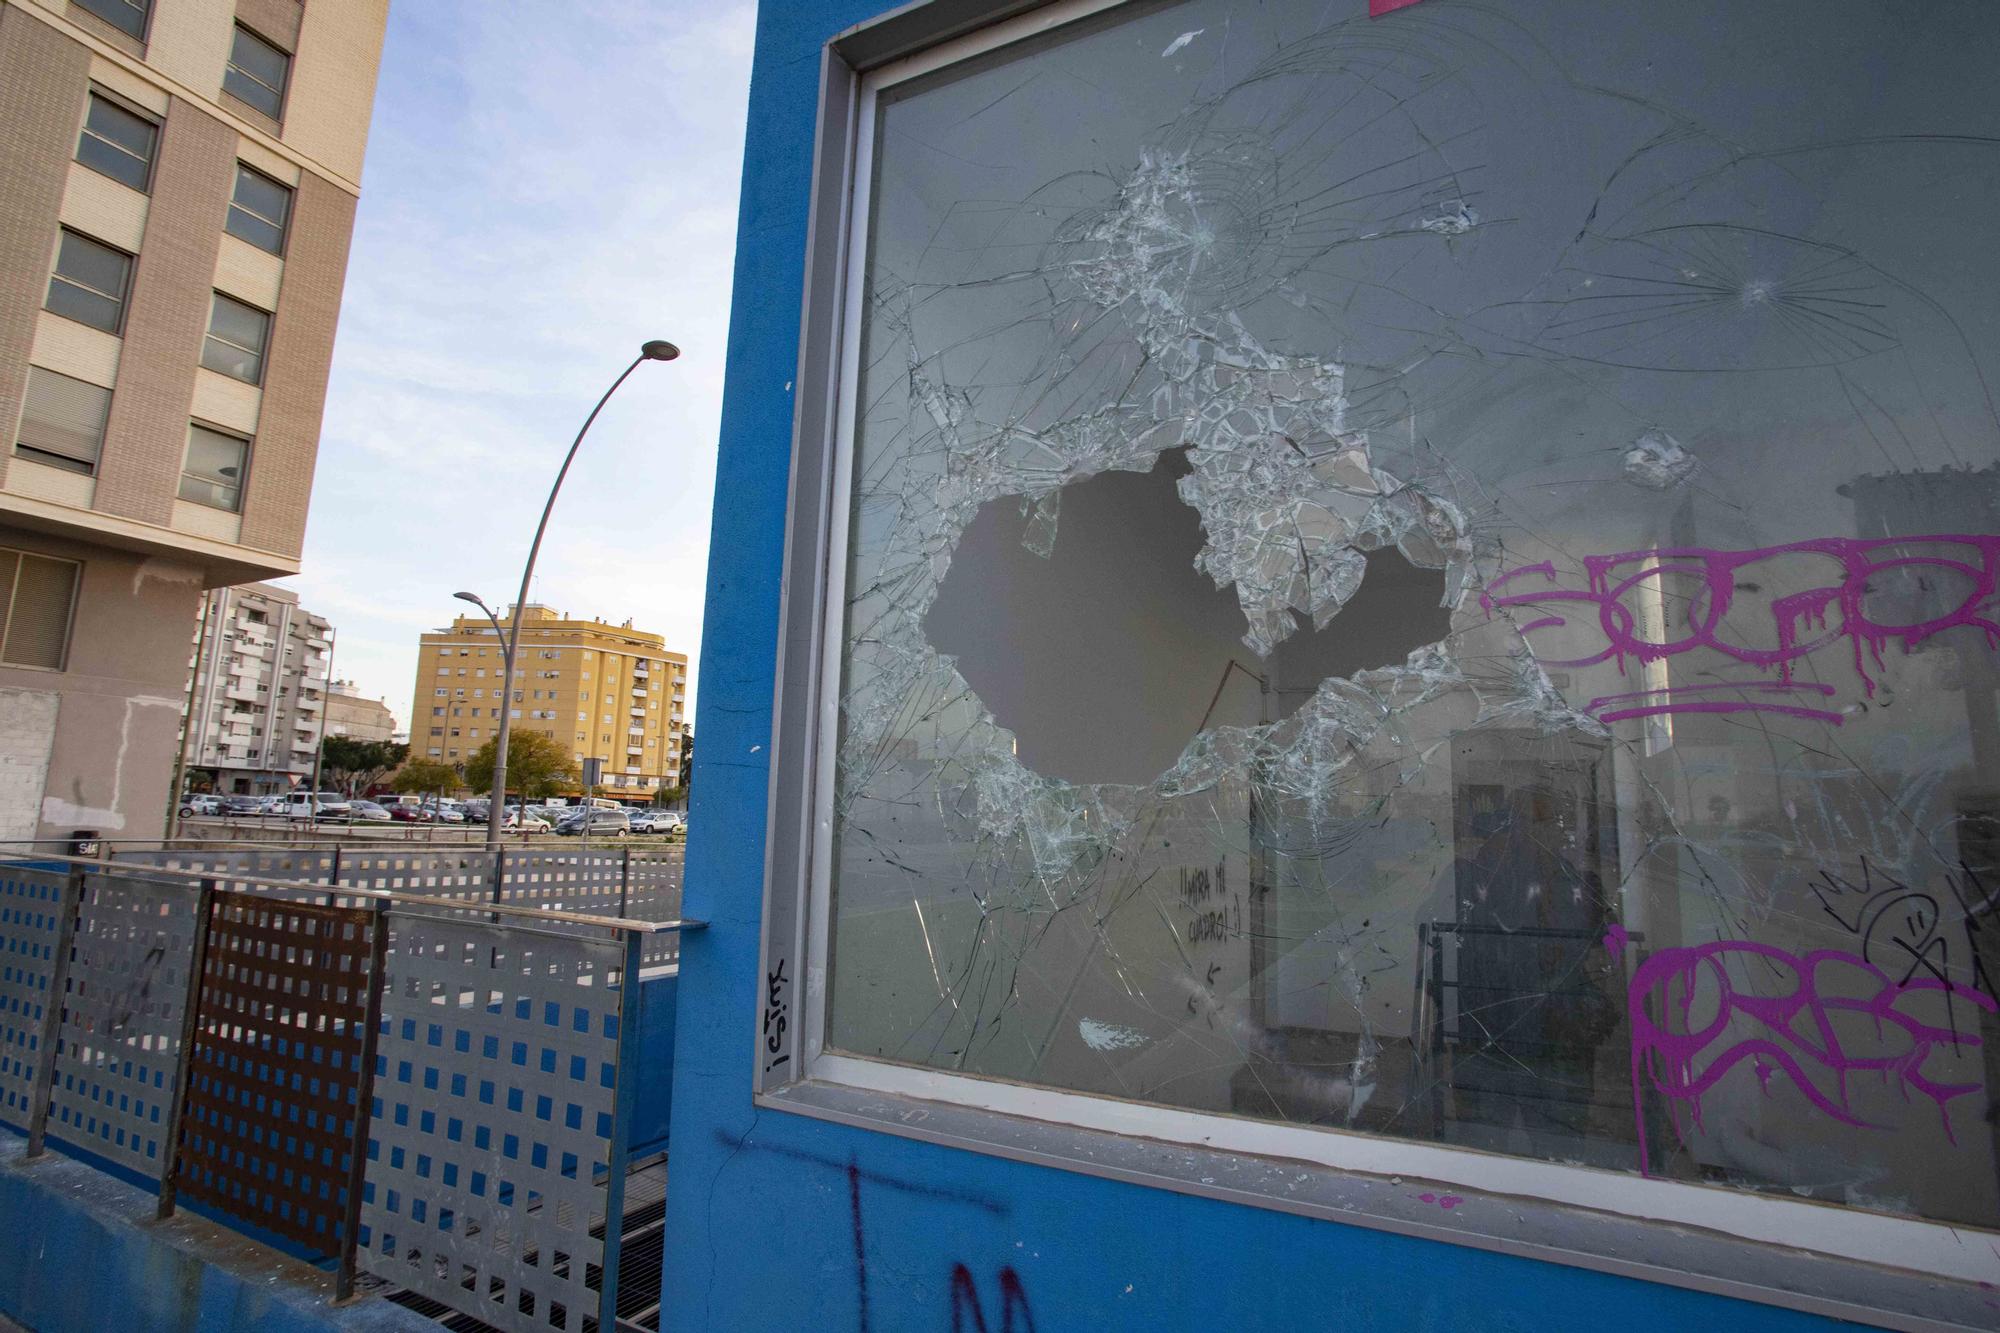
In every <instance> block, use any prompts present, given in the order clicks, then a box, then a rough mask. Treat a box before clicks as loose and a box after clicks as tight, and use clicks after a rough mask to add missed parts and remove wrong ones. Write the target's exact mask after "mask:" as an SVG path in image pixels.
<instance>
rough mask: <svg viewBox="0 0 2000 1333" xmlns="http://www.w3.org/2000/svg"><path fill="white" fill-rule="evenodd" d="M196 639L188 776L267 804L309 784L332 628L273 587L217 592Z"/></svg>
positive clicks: (290, 594) (324, 694) (185, 741)
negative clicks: (272, 795) (269, 797)
mask: <svg viewBox="0 0 2000 1333" xmlns="http://www.w3.org/2000/svg"><path fill="white" fill-rule="evenodd" d="M206 608H207V615H206V616H205V618H204V620H203V622H202V624H201V625H200V626H198V627H197V629H196V632H195V644H196V648H195V656H194V658H192V659H191V661H192V664H193V667H194V687H193V690H192V708H191V717H192V725H191V727H190V728H189V733H191V734H184V735H183V738H182V743H183V745H184V746H185V750H184V754H185V758H186V765H187V769H188V772H189V774H190V775H191V776H195V777H200V776H206V777H208V778H210V779H211V780H212V781H213V782H214V785H215V789H216V790H217V791H222V792H231V793H245V794H248V795H253V796H256V795H263V794H266V793H269V792H281V791H285V790H288V789H289V788H291V787H293V786H294V785H296V784H297V783H299V782H301V781H306V780H309V779H310V778H311V777H312V773H313V764H314V762H315V760H316V759H317V757H318V754H319V742H320V736H321V734H322V733H323V730H324V727H325V719H326V708H327V672H328V669H329V667H330V666H331V665H332V649H333V626H332V625H330V624H328V623H327V620H326V618H325V617H324V616H317V615H314V614H313V613H312V612H310V611H308V610H306V609H305V608H304V607H301V606H300V605H299V598H298V594H297V593H294V592H291V591H288V590H287V589H284V588H278V587H273V586H272V585H270V584H268V583H250V584H245V585H244V586H242V587H240V588H217V589H215V590H213V591H212V592H210V593H209V594H208V600H207V602H206Z"/></svg>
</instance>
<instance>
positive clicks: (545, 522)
mask: <svg viewBox="0 0 2000 1333" xmlns="http://www.w3.org/2000/svg"><path fill="white" fill-rule="evenodd" d="M680 354H681V349H680V348H678V347H676V346H674V345H673V344H672V343H670V342H666V341H663V340H661V339H658V338H655V339H653V340H652V341H651V342H648V343H645V344H644V345H642V346H641V347H640V348H639V355H637V356H635V357H633V358H632V364H631V365H629V366H627V367H625V369H624V370H623V371H622V372H621V373H620V374H619V376H618V378H617V379H615V380H613V381H611V387H610V388H608V389H606V390H605V391H604V396H603V397H602V398H599V399H598V400H597V406H595V407H593V408H591V409H590V415H589V416H587V417H585V418H584V419H583V427H582V429H580V430H578V431H577V433H576V438H575V439H574V440H572V441H570V446H569V452H568V453H566V454H564V455H563V461H562V466H561V467H560V468H558V469H557V470H556V484H555V485H553V486H551V487H549V498H548V502H547V503H545V504H544V505H543V506H542V521H541V522H539V523H537V524H536V525H535V540H534V542H533V543H532V544H531V545H530V546H529V547H528V563H527V564H526V565H524V566H522V568H521V591H520V594H519V595H518V596H517V597H515V598H514V620H513V623H512V624H511V625H510V626H508V627H507V628H506V629H505V630H502V629H501V627H500V617H498V616H497V615H495V614H494V613H493V608H491V607H489V606H488V605H486V603H485V602H482V601H480V600H479V598H477V597H475V596H473V595H472V594H471V593H469V592H461V593H454V594H453V596H455V597H457V598H458V599H459V600H460V601H466V602H471V603H472V604H473V605H475V606H477V607H478V608H479V609H480V610H482V611H484V612H485V613H486V617H487V619H489V620H491V621H492V622H493V630H494V632H495V633H496V634H499V635H501V645H500V662H501V665H500V669H501V670H502V671H504V672H505V673H506V680H505V682H504V683H503V685H502V687H501V690H500V734H499V735H498V736H496V737H495V738H494V742H493V797H492V800H491V802H490V803H489V804H488V806H487V810H486V845H487V847H488V848H490V849H497V848H498V847H499V846H500V833H501V828H500V826H501V824H502V822H503V821H504V820H505V818H506V814H507V742H508V740H509V739H510V738H511V737H512V735H513V730H514V727H513V722H514V658H515V656H516V655H517V654H518V652H519V650H520V647H521V610H522V608H523V607H525V606H526V605H527V604H528V584H529V583H530V582H531V581H532V580H533V579H534V577H535V558H536V557H537V556H539V555H540V554H541V553H542V534H543V533H545V532H547V531H548V529H549V514H550V513H551V512H552V511H553V510H554V509H555V507H556V495H557V494H558V493H559V492H561V490H562V484H563V478H565V477H567V476H568V475H569V465H570V464H571V463H573V462H575V461H576V451H577V448H578V446H580V445H581V444H582V443H583V437H584V436H585V435H587V434H589V433H590V425H591V423H592V422H593V421H596V420H597V414H598V413H599V412H602V411H603V410H604V405H605V404H606V403H608V402H610V401H611V395H612V394H614V393H617V392H618V386H619V385H621V384H623V383H624V382H625V380H626V378H627V377H628V376H630V375H631V373H632V372H633V371H635V370H637V369H638V368H639V363H640V362H642V361H672V360H673V359H674V358H675V357H678V356H679V355H680Z"/></svg>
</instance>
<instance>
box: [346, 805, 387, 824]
mask: <svg viewBox="0 0 2000 1333" xmlns="http://www.w3.org/2000/svg"><path fill="white" fill-rule="evenodd" d="M347 818H348V820H349V821H350V822H352V823H356V824H386V823H388V822H389V819H390V815H389V812H388V810H387V809H385V808H384V807H382V806H379V805H377V804H375V802H373V801H349V802H348V803H347Z"/></svg>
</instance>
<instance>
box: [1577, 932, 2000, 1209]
mask: <svg viewBox="0 0 2000 1333" xmlns="http://www.w3.org/2000/svg"><path fill="white" fill-rule="evenodd" d="M1627 943H1628V939H1627V937H1626V934H1625V930H1624V927H1622V926H1613V927H1612V928H1611V929H1610V930H1609V931H1608V932H1607V933H1606V934H1605V938H1604V944H1605V947H1606V948H1607V949H1609V950H1611V952H1612V954H1613V955H1614V956H1615V957H1618V958H1623V957H1624V956H1625V949H1626V945H1627ZM1752 962H1754V963H1756V964H1757V975H1758V977H1759V982H1758V985H1759V989H1760V990H1763V991H1767V992H1770V993H1765V994H1759V993H1752V992H1750V991H1747V990H1744V989H1741V988H1740V987H1739V986H1738V984H1737V983H1736V981H1735V980H1734V979H1733V978H1732V977H1731V976H1730V965H1731V964H1732V963H1741V964H1749V963H1752ZM1704 987H1706V988H1707V989H1703V988H1704ZM1698 990H1701V1001H1702V1007H1703V1009H1704V1011H1706V1010H1707V1009H1708V1008H1710V1007H1712V1008H1713V1010H1714V1012H1713V1014H1712V1015H1705V1017H1704V1020H1703V1021H1702V1022H1701V1023H1700V1024H1699V1026H1695V1002H1696V995H1697V992H1698ZM1850 991H1851V992H1855V993H1854V994H1844V993H1843V992H1850ZM1829 992H1831V993H1829ZM1933 992H1942V993H1945V994H1947V995H1948V996H1951V997H1956V998H1959V999H1963V1000H1965V1001H1967V1002H1968V1003H1971V1004H1975V1005H1977V1006H1979V1007H1980V1008H1982V1009H1985V1010H1987V1011H1989V1012H1994V1011H1996V1009H2000V1006H1996V1005H1995V1004H1994V1002H1993V1000H1992V998H1991V997H1990V996H1988V995H1987V994H1986V993H1985V992H1983V991H1980V990H1976V989H1974V988H1972V987H1970V986H1961V985H1958V984H1957V983H1955V982H1949V981H1943V980H1939V979H1938V978H1935V977H1929V976H1926V977H1922V978H1920V979H1916V980H1910V981H1903V982H1898V981H1896V980H1894V979H1893V978H1892V977H1890V975H1889V974H1888V973H1886V972H1884V971H1883V970H1882V969H1881V968H1879V967H1876V966H1875V965H1874V964H1872V963H1870V962H1868V960H1867V959H1865V958H1862V957H1860V956H1859V955H1857V954H1851V953H1844V952H1841V951H1839V950H1836V949H1817V950H1814V951H1813V952H1812V953H1809V954H1806V955H1805V956H1804V957H1802V958H1801V957H1799V956H1797V955H1794V954H1790V953H1787V952H1785V951H1784V950H1782V949H1779V948H1775V947H1773V946H1771V945H1768V944H1758V943H1756V942H1754V941H1750V940H1717V941H1715V942H1714V943H1713V944H1698V945H1690V946H1687V947H1685V948H1676V949H1661V950H1659V951H1658V952H1656V953H1654V954H1652V955H1651V956H1650V957H1648V958H1647V959H1646V960H1645V961H1644V962H1642V963H1640V964H1639V967H1638V969H1637V970H1636V971H1635V972H1634V973H1633V975H1632V981H1631V984H1630V986H1629V987H1628V988H1627V998H1628V1003H1629V1004H1630V1008H1631V1021H1632V1114H1633V1119H1634V1121H1635V1122H1636V1124H1637V1126H1638V1133H1639V1169H1640V1171H1641V1172H1642V1173H1645V1174H1648V1175H1650V1174H1651V1173H1652V1163H1651V1160H1650V1157H1649V1156H1648V1144H1647V1142H1646V1117H1645V1111H1644V1106H1643V1102H1642V1099H1641V1093H1642V1090H1643V1085H1644V1083H1645V1082H1647V1081H1650V1082H1651V1084H1652V1086H1653V1087H1654V1088H1655V1089H1657V1090H1658V1091H1659V1092H1660V1093H1661V1094H1663V1095H1664V1096H1665V1097H1666V1098H1667V1105H1668V1114H1669V1116H1670V1118H1671V1119H1672V1121H1673V1126H1674V1129H1675V1132H1676V1133H1682V1134H1684V1133H1686V1128H1685V1127H1684V1124H1683V1121H1682V1117H1683V1115H1685V1116H1687V1117H1688V1122H1689V1123H1691V1124H1692V1125H1694V1126H1696V1127H1699V1126H1700V1125H1701V1099H1702V1097H1703V1096H1704V1095H1706V1094H1707V1092H1708V1091H1709V1089H1711V1088H1713V1087H1714V1086H1715V1085H1716V1084H1717V1083H1719V1082H1721V1081H1722V1079H1723V1078H1724V1077H1726V1076H1727V1075H1728V1074H1729V1072H1730V1071H1731V1070H1733V1069H1734V1068H1736V1067H1737V1066H1738V1065H1740V1064H1743V1063H1744V1062H1746V1061H1748V1062H1749V1064H1750V1066H1751V1069H1752V1070H1753V1071H1754V1072H1755V1073H1756V1075H1757V1079H1758V1081H1759V1083H1761V1084H1762V1085H1763V1087H1764V1088H1765V1090H1766V1091H1767V1092H1768V1091H1769V1089H1770V1085H1771V1080H1772V1079H1773V1078H1774V1077H1776V1076H1778V1075H1780V1074H1782V1075H1784V1076H1785V1078H1786V1079H1787V1080H1788V1081H1789V1082H1790V1083H1791V1084H1792V1086H1793V1087H1795V1088H1797V1089H1798V1090H1799V1092H1800V1093H1801V1094H1803V1095H1804V1096H1805V1098H1806V1100H1807V1101H1809V1102H1811V1103H1812V1104H1813V1105H1814V1106H1815V1107H1817V1108H1819V1109H1820V1110H1821V1111H1824V1112H1825V1113H1826V1114H1827V1115H1830V1116H1832V1117H1833V1118H1834V1119H1835V1120H1838V1121H1840V1122H1841V1123H1842V1124H1846V1125H1855V1126H1858V1127H1860V1128H1864V1129H1876V1128H1881V1126H1877V1125H1872V1124H1870V1123H1869V1122H1868V1121H1865V1120H1863V1119H1861V1118H1860V1117H1859V1116H1858V1115H1856V1114H1855V1113H1854V1112H1853V1111H1852V1110H1851V1109H1850V1107H1849V1103H1848V1094H1849V1087H1850V1080H1851V1079H1853V1078H1854V1077H1856V1076H1858V1075H1873V1076H1875V1077H1877V1078H1879V1079H1880V1080H1881V1081H1882V1082H1883V1083H1884V1084H1886V1085H1892V1086H1899V1087H1901V1088H1902V1089H1903V1093H1904V1096H1906V1097H1907V1096H1908V1095H1909V1092H1910V1090H1912V1089H1914V1090H1915V1091H1916V1092H1919V1093H1921V1094H1922V1095H1924V1096H1925V1097H1928V1098H1930V1099H1931V1101H1932V1102H1934V1103H1935V1104H1936V1105H1937V1108H1938V1115H1939V1117H1940V1119H1942V1120H1943V1122H1944V1131H1945V1137H1946V1138H1947V1139H1950V1140H1951V1141H1952V1142H1953V1143H1954V1144H1955V1143H1956V1142H1957V1139H1956V1138H1954V1137H1953V1135H1952V1131H1951V1116H1950V1107H1949V1105H1948V1103H1950V1102H1951V1101H1952V1100H1953V1099H1954V1098H1957V1097H1963V1096H1965V1095H1966V1094H1968V1093H1975V1092H1978V1091H1979V1090H1980V1086H1981V1085H1979V1084H1976V1083H1940V1082H1938V1081H1937V1080H1935V1079H1933V1078H1932V1077H1931V1076H1930V1075H1929V1074H1927V1073H1926V1072H1925V1069H1924V1066H1925V1064H1926V1063H1927V1062H1928V1061H1929V1059H1930V1055H1931V1052H1932V1051H1934V1050H1936V1049H1937V1048H1938V1047H1940V1046H1950V1047H1953V1048H1957V1047H1961V1046H1977V1045H1979V1044H1980V1041H1979V1038H1978V1037H1977V1036H1972V1035H1960V1034H1959V1033H1958V1032H1956V1031H1954V1030H1953V1029H1951V1028H1949V1027H1940V1026H1938V1025H1936V1024H1934V1023H1928V1022H1925V1021H1924V1020H1922V1019H1920V1018H1917V1017H1916V1016H1914V1015H1912V1014H1909V1013H1905V1012H1904V1011H1903V1010H1902V1009H1900V1008H1899V1007H1898V1003H1899V1002H1900V1001H1902V1000H1903V999H1904V998H1905V997H1907V996H1911V995H1923V994H1927V993H1933ZM1843 1014H1855V1015H1859V1016H1860V1017H1861V1018H1862V1019H1863V1020H1864V1021H1866V1022H1871V1023H1872V1025H1873V1028H1874V1031H1875V1034H1876V1039H1877V1040H1876V1043H1875V1049H1874V1050H1873V1051H1869V1052H1863V1051H1857V1050H1851V1049H1849V1048H1848V1047H1847V1046H1846V1045H1845V1044H1843V1041H1842V1037H1841V1034H1840V1031H1839V1030H1837V1028H1836V1025H1835V1019H1836V1018H1837V1017H1839V1016H1841V1015H1843ZM1691 1028H1692V1029H1693V1030H1690V1029H1691ZM1850 1030H1851V1029H1850ZM1745 1032H1748V1033H1751V1034H1753V1035H1749V1036H1745V1035H1742V1034H1744V1033H1745ZM1809 1071H1817V1073H1818V1080H1816V1079H1815V1076H1814V1073H1813V1072H1809Z"/></svg>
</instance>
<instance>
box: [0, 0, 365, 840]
mask: <svg viewBox="0 0 2000 1333" xmlns="http://www.w3.org/2000/svg"><path fill="white" fill-rule="evenodd" d="M386 19H387V0H351V2H350V0H342V3H339V4H311V5H307V4H303V3H300V0H237V3H234V4H232V3H228V0H70V2H69V3H65V2H64V0H0V431H4V432H5V438H4V441H0V444H4V448H0V588H4V589H5V596H4V597H0V611H4V613H5V621H4V625H0V718H4V719H5V720H4V721H0V838H13V839H19V838H44V839H54V838H60V837H64V836H67V835H68V834H70V833H72V832H74V831H75V830H77V829H79V828H88V829H91V830H93V831H96V832H98V833H101V834H105V835H107V836H113V837H117V836H148V835H153V833H154V830H156V829H157V828H158V827H159V826H160V823H161V820H162V818H163V816H164V813H165V806H166V800H167V797H168V795H169V784H170V782H171V780H172V773H173V768H174V762H175V753H174V750H175V740H176V733H177V732H178V730H179V725H180V715H181V710H182V708H183V707H184V704H185V701H186V690H187V674H186V667H187V663H188V654H187V638H186V636H187V630H188V626H189V625H190V624H191V623H193V622H194V621H196V619H197V618H198V617H199V616H200V614H201V609H202V598H203V596H204V593H205V591H206V590H208V589H212V588H216V587H221V586H225V585H229V584H237V583H244V582H248V581H250V580H254V579H259V578H266V577H274V576H282V575H285V574H290V573H295V572H297V570H298V568H299V553H300V546H301V541H302V538H303V534H304V531H305V521H306V506H307V499H308V496H309V494H310V491H311V488H312V476H313V466H314V459H315V455H316V453H317V449H318V441H319V429H320V416H321V410H322V407H323V405H324V401H325V393H326V379H327V370H328V365H329V362H330V359H331V356H332V350H333V337H334V327H335V322H336V316H337V314H338V310H339V304H340V294H341V287H342V283H343V280H344V277H345V271H346V264H347V252H348V241H349V236H350V234H351V232H352V228H353V219H354V207H355V200H356V197H357V194H358V190H359V185H360V178H361V162H362V153H363V149H364V147H365V144H366V139H367V131H368V122H369V116H370V112H371V109H372V104H373V100H374V86H375V73H376V66H377V63H378V61H379V58H380V52H381V43H382V35H383V29H384V25H385V23H386ZM259 739H265V740H269V739H271V738H270V737H268V736H267V737H264V738H259ZM289 741H290V738H289V737H287V738H285V745H286V746H288V745H289ZM281 757H282V758H283V759H284V761H285V762H286V763H289V762H290V752H289V750H288V749H287V750H286V751H285V753H284V754H283V755H282V756H281Z"/></svg>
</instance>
